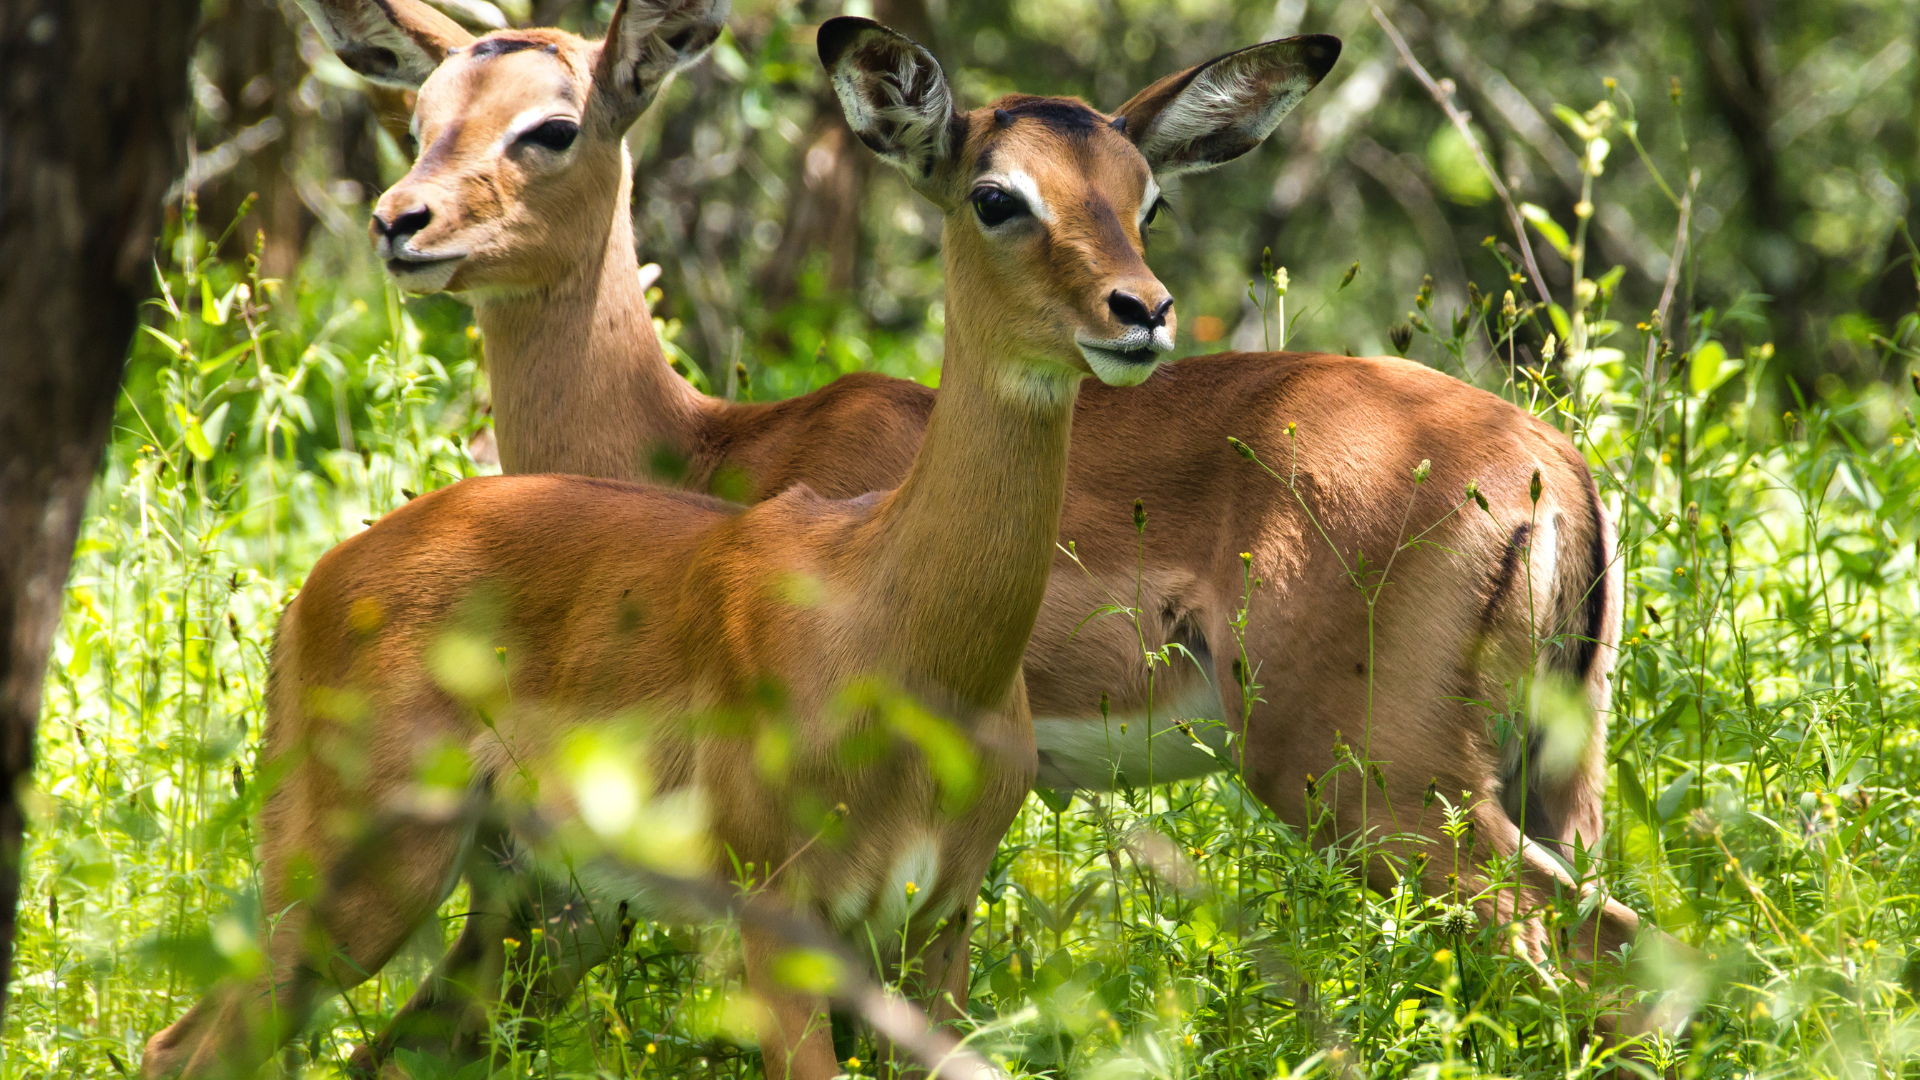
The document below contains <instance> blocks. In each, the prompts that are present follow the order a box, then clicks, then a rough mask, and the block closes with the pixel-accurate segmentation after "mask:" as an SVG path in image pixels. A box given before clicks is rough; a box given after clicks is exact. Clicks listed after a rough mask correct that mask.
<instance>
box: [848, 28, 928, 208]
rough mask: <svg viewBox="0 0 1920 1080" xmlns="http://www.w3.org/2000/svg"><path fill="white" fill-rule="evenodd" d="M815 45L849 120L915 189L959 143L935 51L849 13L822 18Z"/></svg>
mask: <svg viewBox="0 0 1920 1080" xmlns="http://www.w3.org/2000/svg"><path fill="white" fill-rule="evenodd" d="M819 48H820V62H821V63H822V64H825V65H826V67H827V73H828V75H830V76H831V77H832V79H833V90H834V93H836V94H838V95H839V96H840V107H841V108H842V109H843V110H845V112H846V114H847V126H849V127H851V128H852V129H853V133H854V134H855V135H858V136H859V137H860V141H861V142H863V143H866V144H867V145H868V146H869V147H871V148H872V149H873V152H874V153H876V154H879V155H880V156H881V157H882V158H884V159H885V160H886V161H887V163H888V164H890V165H892V166H893V167H894V168H897V169H899V170H900V171H902V172H904V173H906V174H907V179H908V180H910V181H912V182H913V184H914V185H915V186H916V187H918V186H921V185H922V184H924V183H925V181H926V180H927V179H929V178H930V177H931V176H932V175H933V171H934V169H935V167H936V166H938V165H939V164H940V163H941V162H943V161H945V160H946V159H947V158H948V156H950V155H951V154H952V153H953V152H954V150H956V149H957V148H956V147H954V146H953V145H952V142H953V132H952V127H953V92H952V91H951V90H949V89H948V88H947V76H946V73H945V72H943V71H941V70H940V64H939V62H938V61H936V60H934V58H933V54H932V53H929V52H928V51H927V50H925V49H923V48H921V47H920V46H919V45H918V44H917V43H915V42H914V41H912V40H910V39H908V38H906V37H903V36H901V35H899V34H896V33H894V32H893V31H891V30H889V29H887V28H886V27H884V26H881V25H880V24H879V23H877V22H874V21H873V20H871V19H861V18H856V17H854V16H850V15H842V16H840V17H839V18H835V19H828V20H827V21H826V22H825V23H822V24H821V26H820V38H819Z"/></svg>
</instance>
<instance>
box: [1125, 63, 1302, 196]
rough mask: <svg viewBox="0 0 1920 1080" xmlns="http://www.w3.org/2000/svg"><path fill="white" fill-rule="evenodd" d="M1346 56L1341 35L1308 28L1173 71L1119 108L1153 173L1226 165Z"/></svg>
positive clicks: (1255, 143) (1269, 130) (1268, 130)
mask: <svg viewBox="0 0 1920 1080" xmlns="http://www.w3.org/2000/svg"><path fill="white" fill-rule="evenodd" d="M1339 57H1340V39H1339V38H1336V37H1331V36H1329V35H1326V34H1308V35H1304V36H1301V37H1291V38H1282V39H1280V40H1278V41H1268V42H1263V43H1261V44H1259V45H1255V46H1253V47H1251V48H1247V49H1241V50H1239V51H1237V52H1231V53H1227V54H1226V55H1224V56H1218V57H1215V58H1213V59H1212V60H1209V61H1207V62H1206V63H1204V64H1199V65H1196V66H1194V67H1191V68H1188V69H1187V70H1185V71H1180V72H1175V73H1174V74H1172V75H1169V76H1167V77H1166V78H1164V79H1161V80H1159V81H1158V82H1155V83H1154V84H1153V85H1151V86H1149V87H1147V88H1146V89H1145V90H1142V91H1140V92H1139V93H1138V94H1135V95H1134V96H1133V98H1132V99H1131V100H1129V101H1128V102H1127V103H1126V104H1125V105H1122V106H1121V107H1120V109H1119V114H1120V117H1121V118H1122V123H1116V124H1115V127H1117V128H1119V130H1121V131H1123V132H1125V133H1126V134H1127V135H1128V137H1129V138H1131V139H1133V141H1134V144H1135V145H1136V146H1138V147H1139V148H1140V152H1141V153H1142V154H1144V155H1145V156H1146V158H1147V162H1148V164H1150V165H1151V166H1152V167H1153V169H1154V171H1155V172H1169V173H1182V172H1191V171H1195V170H1198V169H1210V168H1213V167H1214V166H1216V165H1221V164H1224V163H1226V162H1228V161H1231V160H1233V159H1234V158H1237V157H1239V156H1240V155H1242V154H1244V153H1246V152H1247V151H1249V150H1251V149H1253V148H1254V147H1256V146H1258V145H1260V142H1261V141H1262V140H1264V139H1265V138H1266V137H1267V136H1268V135H1271V134H1272V133H1273V129H1274V128H1276V127H1278V126H1279V124H1280V120H1281V118H1283V117H1285V116H1286V114H1287V113H1289V112H1291V111H1292V110H1293V107H1294V106H1295V105H1298V104H1299V103H1300V99H1301V98H1302V97H1304V96H1306V93H1307V91H1309V90H1311V89H1313V88H1314V87H1315V86H1316V85H1318V84H1319V82H1320V80H1321V79H1322V78H1324V77H1325V76H1326V74H1327V72H1328V71H1329V70H1331V69H1332V67H1333V64H1334V61H1335V60H1337V59H1339Z"/></svg>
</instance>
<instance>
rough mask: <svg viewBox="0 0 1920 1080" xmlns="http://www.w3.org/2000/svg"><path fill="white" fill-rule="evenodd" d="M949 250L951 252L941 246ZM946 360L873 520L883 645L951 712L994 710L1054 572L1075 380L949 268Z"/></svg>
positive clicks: (1007, 686)
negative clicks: (906, 458) (994, 315)
mask: <svg viewBox="0 0 1920 1080" xmlns="http://www.w3.org/2000/svg"><path fill="white" fill-rule="evenodd" d="M949 247H950V245H949ZM947 282H948V288H947V294H948V314H947V330H946V358H945V361H944V362H943V364H942V367H941V375H940V396H939V398H938V400H937V402H936V403H935V405H934V407H933V413H932V415H931V416H930V417H929V418H928V420H927V430H926V436H925V438H924V439H923V441H922V442H921V444H920V451H919V453H918V454H917V455H916V456H915V457H914V461H913V466H912V468H911V469H910V470H909V471H908V473H907V477H906V479H905V480H904V481H903V482H902V483H901V485H900V487H899V489H898V490H896V491H895V492H894V493H893V494H892V495H890V496H888V497H887V499H886V500H885V501H884V502H883V503H882V504H881V506H880V507H879V508H878V509H877V511H876V512H875V515H874V517H873V518H872V520H871V527H872V528H873V529H874V530H875V533H876V534H877V535H876V536H875V539H876V540H877V541H878V543H877V544H876V549H875V553H876V555H877V556H878V562H879V564H880V566H881V567H882V573H881V575H880V580H878V581H877V582H876V583H875V584H876V585H877V586H878V589H877V592H876V593H875V595H876V597H878V598H879V600H880V602H881V603H883V604H885V605H887V608H886V610H884V611H882V612H881V613H880V620H881V622H882V624H883V625H887V624H890V625H887V629H886V631H885V633H886V635H887V636H886V638H885V641H886V643H887V646H886V647H887V648H888V650H889V651H890V652H891V654H892V658H893V659H894V661H895V662H896V663H898V664H899V665H900V667H899V668H898V670H903V671H909V672H912V673H913V675H914V677H915V678H916V679H924V680H926V683H927V685H924V686H919V687H914V689H919V690H926V689H934V690H938V691H941V692H944V693H946V694H950V695H953V696H954V697H955V698H956V699H957V703H958V704H961V705H963V706H970V707H974V708H980V709H998V708H1002V707H1004V705H1005V703H1006V699H1007V694H1008V693H1009V692H1010V691H1011V689H1012V687H1013V684H1014V680H1015V679H1016V678H1017V677H1018V675H1019V671H1020V661H1021V655H1022V654H1023V653H1024V651H1025V650H1026V646H1027V639H1028V637H1029V636H1030V635H1031V634H1032V632H1033V625H1034V620H1035V619H1036V618H1037V617H1038V614H1039V610H1040V602H1041V598H1042V597H1043V596H1044V595H1045V593H1046V588H1047V578H1048V575H1049V574H1050V572H1051V570H1052V567H1053V554H1054V545H1055V543H1056V541H1057V538H1058V536H1059V532H1060V512H1061V507H1062V504H1063V503H1064V502H1065V498H1066V476H1067V444H1068V435H1069V432H1070V430H1071V427H1072V423H1073V403H1074V396H1075V393H1076V388H1077V384H1078V376H1077V375H1073V374H1069V373H1066V372H1064V371H1062V370H1060V369H1059V368H1058V365H1057V364H1053V363H1046V362H1040V363H1028V362H1024V361H1023V358H1021V357H1019V356H1018V352H1017V348H1016V346H1015V344H1014V342H1013V341H1012V340H1011V337H1010V335H1006V334H1005V333H1004V328H1003V327H1002V326H1000V325H999V324H997V323H996V322H995V321H994V320H993V319H991V318H990V317H988V316H989V313H990V312H991V310H992V307H993V305H991V304H988V303H969V302H968V299H969V293H972V294H974V295H975V296H985V295H986V294H985V293H983V292H980V291H978V290H977V289H975V288H974V287H973V286H972V283H970V282H969V281H968V280H967V276H966V275H965V274H964V273H961V272H958V271H957V270H956V268H955V267H954V265H953V261H952V259H951V257H949V260H948V267H947Z"/></svg>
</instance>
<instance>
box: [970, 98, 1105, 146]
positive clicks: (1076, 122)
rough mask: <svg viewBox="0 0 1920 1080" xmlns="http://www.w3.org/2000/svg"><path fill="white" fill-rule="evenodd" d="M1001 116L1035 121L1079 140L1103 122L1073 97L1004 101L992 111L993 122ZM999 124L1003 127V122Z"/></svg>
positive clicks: (1007, 99)
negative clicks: (1079, 137) (1078, 137)
mask: <svg viewBox="0 0 1920 1080" xmlns="http://www.w3.org/2000/svg"><path fill="white" fill-rule="evenodd" d="M1003 114H1004V115H1006V116H1008V117H1010V118H1011V119H1013V120H1023V119H1024V120H1038V121H1039V122H1040V123H1042V124H1045V125H1046V126H1048V127H1050V128H1052V129H1054V130H1055V131H1058V132H1061V133H1062V134H1066V135H1078V136H1082V137H1084V136H1087V135H1091V134H1092V133H1093V131H1094V129H1095V128H1097V127H1099V126H1100V125H1101V124H1104V123H1106V120H1105V119H1104V118H1103V117H1101V115H1100V114H1099V113H1097V112H1094V111H1093V110H1092V109H1090V108H1088V107H1087V106H1086V105H1085V104H1084V103H1082V102H1079V101H1075V100H1074V99H1072V98H1057V97H1034V96H1032V95H1029V94H1014V95H1012V96H1010V97H1007V98H1003V99H1002V100H1001V101H1000V102H999V104H998V105H997V106H995V108H994V119H995V120H996V121H999V120H1000V117H1001V116H1002V115H1003ZM1000 123H1001V126H1004V125H1005V123H1006V121H1001V122H1000Z"/></svg>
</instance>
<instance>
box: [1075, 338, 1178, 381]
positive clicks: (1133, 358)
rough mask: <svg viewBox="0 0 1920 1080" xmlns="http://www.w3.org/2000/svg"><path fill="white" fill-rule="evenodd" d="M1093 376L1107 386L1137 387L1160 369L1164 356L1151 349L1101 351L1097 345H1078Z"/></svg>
mask: <svg viewBox="0 0 1920 1080" xmlns="http://www.w3.org/2000/svg"><path fill="white" fill-rule="evenodd" d="M1080 355H1081V356H1084V357H1086V359H1087V366H1088V367H1090V368H1092V369H1093V376H1094V378H1096V379H1099V380H1100V381H1101V382H1103V383H1106V384H1107V385H1108V386H1139V385H1140V384H1141V383H1143V382H1146V381H1147V377H1148V376H1150V375H1152V374H1153V373H1154V372H1155V371H1156V370H1158V369H1159V367H1160V361H1161V359H1163V358H1164V357H1165V356H1166V354H1165V353H1162V352H1157V351H1154V350H1152V349H1131V350H1127V351H1121V350H1118V349H1103V348H1101V347H1100V346H1098V345H1088V344H1085V343H1082V344H1081V345H1080Z"/></svg>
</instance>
